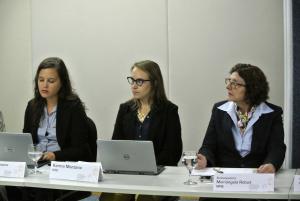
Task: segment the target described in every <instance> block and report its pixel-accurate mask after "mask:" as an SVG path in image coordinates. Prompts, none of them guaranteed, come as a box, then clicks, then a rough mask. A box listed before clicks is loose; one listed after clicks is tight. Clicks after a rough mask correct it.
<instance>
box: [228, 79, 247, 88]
mask: <svg viewBox="0 0 300 201" xmlns="http://www.w3.org/2000/svg"><path fill="white" fill-rule="evenodd" d="M225 84H226V86H227V85H230V86H231V87H232V88H234V89H236V88H237V87H239V86H242V87H244V86H246V85H245V84H243V83H239V82H237V81H235V80H231V79H230V78H225Z"/></svg>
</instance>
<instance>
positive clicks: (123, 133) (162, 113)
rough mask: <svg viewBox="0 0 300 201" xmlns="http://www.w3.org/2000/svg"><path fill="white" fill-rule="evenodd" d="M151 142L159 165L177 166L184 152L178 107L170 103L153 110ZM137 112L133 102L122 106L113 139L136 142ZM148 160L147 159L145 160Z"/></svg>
mask: <svg viewBox="0 0 300 201" xmlns="http://www.w3.org/2000/svg"><path fill="white" fill-rule="evenodd" d="M151 115H152V117H151V122H150V127H149V140H151V141H152V142H153V146H154V152H155V156H156V161H157V164H158V165H169V166H176V165H177V163H178V161H179V159H180V157H181V152H182V140H181V125H180V120H179V115H178V107H177V106H176V105H175V104H173V103H171V102H170V101H168V102H167V103H165V104H161V105H156V106H154V107H153V108H152V109H151ZM136 121H137V111H136V109H134V108H133V101H128V102H126V103H123V104H121V105H120V108H119V112H118V115H117V119H116V123H115V127H114V132H113V136H112V139H117V140H135V138H136V137H135V134H136ZM145 160H147V159H145Z"/></svg>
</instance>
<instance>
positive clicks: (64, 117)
mask: <svg viewBox="0 0 300 201" xmlns="http://www.w3.org/2000/svg"><path fill="white" fill-rule="evenodd" d="M33 113H34V111H33V107H32V101H29V103H28V105H27V108H26V111H25V118H24V127H23V132H24V133H31V135H32V140H33V142H34V143H38V134H37V130H38V127H39V125H35V124H34V123H33V120H32V118H33ZM56 138H57V142H58V144H59V146H60V148H61V150H60V151H55V152H54V154H55V160H57V161H79V160H81V161H92V153H91V150H90V147H89V145H88V124H87V116H86V113H85V111H84V108H83V107H82V105H81V102H80V101H79V100H64V101H63V100H59V102H58V104H57V113H56Z"/></svg>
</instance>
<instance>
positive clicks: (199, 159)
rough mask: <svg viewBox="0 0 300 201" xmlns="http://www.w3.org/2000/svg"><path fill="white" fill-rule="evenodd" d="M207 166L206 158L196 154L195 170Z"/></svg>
mask: <svg viewBox="0 0 300 201" xmlns="http://www.w3.org/2000/svg"><path fill="white" fill-rule="evenodd" d="M206 166H207V160H206V157H205V156H204V155H202V154H197V165H196V167H195V168H196V169H203V168H206Z"/></svg>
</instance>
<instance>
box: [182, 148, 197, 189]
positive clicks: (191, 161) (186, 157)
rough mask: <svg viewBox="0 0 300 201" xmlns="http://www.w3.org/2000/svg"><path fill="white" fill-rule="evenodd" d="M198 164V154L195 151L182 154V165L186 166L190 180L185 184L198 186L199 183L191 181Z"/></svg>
mask: <svg viewBox="0 0 300 201" xmlns="http://www.w3.org/2000/svg"><path fill="white" fill-rule="evenodd" d="M196 163H197V154H196V152H195V151H184V152H183V153H182V164H183V165H185V167H186V168H187V169H188V171H189V179H188V180H187V181H185V182H184V184H186V185H194V184H197V182H195V181H192V180H191V173H192V170H193V168H194V165H195V164H196Z"/></svg>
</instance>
